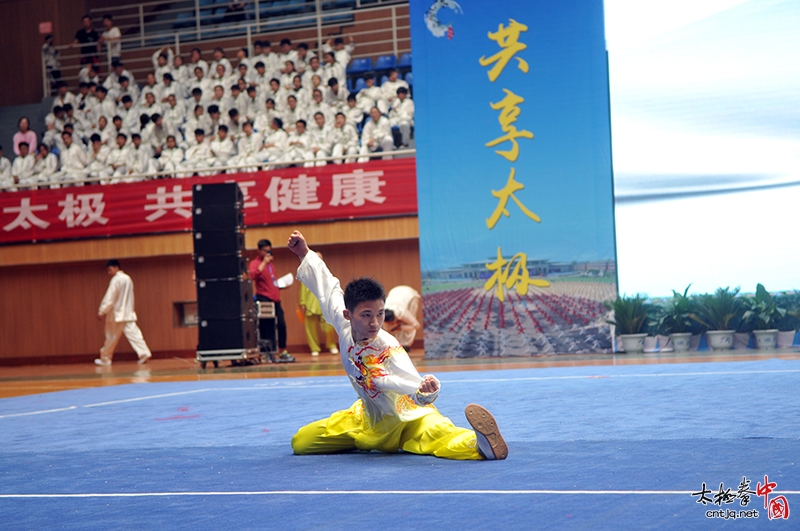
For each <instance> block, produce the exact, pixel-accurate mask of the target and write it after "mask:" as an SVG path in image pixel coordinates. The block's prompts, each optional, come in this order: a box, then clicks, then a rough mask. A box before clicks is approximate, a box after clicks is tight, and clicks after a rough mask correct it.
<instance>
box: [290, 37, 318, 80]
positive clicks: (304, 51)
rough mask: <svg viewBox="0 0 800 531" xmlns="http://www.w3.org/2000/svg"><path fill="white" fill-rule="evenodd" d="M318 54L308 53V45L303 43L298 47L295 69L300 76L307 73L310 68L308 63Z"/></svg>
mask: <svg viewBox="0 0 800 531" xmlns="http://www.w3.org/2000/svg"><path fill="white" fill-rule="evenodd" d="M315 56H316V54H315V53H314V52H310V51H308V44H306V43H304V42H301V43H300V44H298V45H297V59H295V61H294V69H295V70H296V71H297V73H298V74H302V73H303V72H305V70H306V68H308V62H309V61H310V60H311V58H312V57H315Z"/></svg>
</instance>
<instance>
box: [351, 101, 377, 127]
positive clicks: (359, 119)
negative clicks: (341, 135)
mask: <svg viewBox="0 0 800 531" xmlns="http://www.w3.org/2000/svg"><path fill="white" fill-rule="evenodd" d="M373 107H374V105H373ZM370 108H371V107H370ZM344 115H345V116H346V117H347V123H349V124H350V125H352V126H353V127H355V128H358V127H359V126H360V125H361V124H362V123H363V122H364V111H363V110H362V109H361V107H359V106H358V103H357V102H356V96H355V94H350V95H349V96H347V109H345V111H344Z"/></svg>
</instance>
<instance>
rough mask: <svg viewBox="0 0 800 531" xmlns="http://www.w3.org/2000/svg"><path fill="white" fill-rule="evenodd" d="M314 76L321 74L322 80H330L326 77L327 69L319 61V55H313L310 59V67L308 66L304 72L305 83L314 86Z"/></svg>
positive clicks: (307, 85)
mask: <svg viewBox="0 0 800 531" xmlns="http://www.w3.org/2000/svg"><path fill="white" fill-rule="evenodd" d="M314 76H319V78H320V80H321V81H324V82H327V81H328V80H327V79H325V77H324V76H325V69H324V68H323V67H322V65H321V64H320V62H319V57H312V58H311V59H309V63H308V67H307V68H306V70H305V72H303V85H305V86H306V87H311V86H313V83H312V78H313V77H314Z"/></svg>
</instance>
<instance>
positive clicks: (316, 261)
mask: <svg viewBox="0 0 800 531" xmlns="http://www.w3.org/2000/svg"><path fill="white" fill-rule="evenodd" d="M297 280H299V281H300V282H302V283H303V284H304V285H305V286H306V287H307V288H308V289H309V290H310V291H311V293H313V294H314V295H315V296H316V297H317V298H318V299H319V304H320V308H321V309H322V315H323V316H324V317H325V320H326V321H327V322H329V323H330V324H332V325H333V327H334V328H335V329H336V332H337V333H338V334H339V335H341V334H342V330H344V328H345V327H346V326H347V319H345V318H344V313H343V311H344V308H345V306H344V291H343V290H342V287H341V285H340V284H339V279H338V278H336V277H335V276H333V274H332V273H331V272H330V270H328V266H326V265H325V262H323V261H322V259H321V258H320V257H319V256H317V253H315V252H314V251H308V253H307V254H306V256H305V258H303V261H302V262H301V263H300V266H299V267H298V268H297Z"/></svg>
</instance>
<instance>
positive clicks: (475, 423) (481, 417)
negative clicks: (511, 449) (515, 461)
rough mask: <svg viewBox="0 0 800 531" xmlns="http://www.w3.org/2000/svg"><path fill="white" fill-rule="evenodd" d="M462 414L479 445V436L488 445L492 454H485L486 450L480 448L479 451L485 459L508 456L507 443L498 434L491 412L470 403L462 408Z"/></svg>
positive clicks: (498, 429)
mask: <svg viewBox="0 0 800 531" xmlns="http://www.w3.org/2000/svg"><path fill="white" fill-rule="evenodd" d="M464 415H465V416H466V417H467V422H469V424H470V426H472V429H474V430H475V435H476V436H477V437H478V439H479V440H478V444H479V447H480V446H481V445H480V442H481V441H480V438H481V437H483V438H484V440H485V442H486V444H488V446H489V447H490V450H491V454H492V455H487V453H488V452H487V450H485V449H483V448H482V449H481V453H482V454H484V455H483V456H484V457H485V458H486V459H498V460H502V459H505V458H506V457H508V445H507V444H506V441H505V439H503V436H502V435H500V428H498V427H497V421H496V420H494V417H493V416H492V414H491V413H489V411H487V409H486V408H485V407H483V406H479V405H478V404H470V405H468V406H467V408H466V409H465V410H464ZM486 444H485V445H486ZM485 445H484V446H485Z"/></svg>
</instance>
